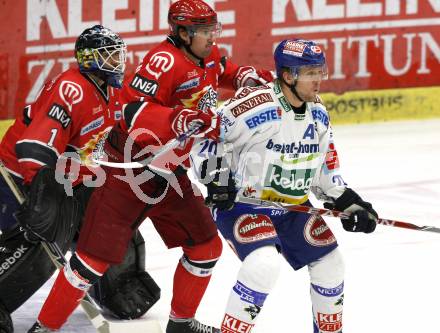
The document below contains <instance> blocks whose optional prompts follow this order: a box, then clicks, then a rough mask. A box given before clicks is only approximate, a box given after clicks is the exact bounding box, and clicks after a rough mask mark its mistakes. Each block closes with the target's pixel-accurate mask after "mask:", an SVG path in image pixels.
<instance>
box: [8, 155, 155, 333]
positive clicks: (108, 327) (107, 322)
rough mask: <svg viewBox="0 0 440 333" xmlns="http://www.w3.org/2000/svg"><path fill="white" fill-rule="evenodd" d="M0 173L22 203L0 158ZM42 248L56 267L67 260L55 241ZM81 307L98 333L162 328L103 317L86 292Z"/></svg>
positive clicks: (141, 332)
mask: <svg viewBox="0 0 440 333" xmlns="http://www.w3.org/2000/svg"><path fill="white" fill-rule="evenodd" d="M0 173H1V175H2V176H3V178H4V180H5V181H6V183H7V184H8V186H9V188H10V189H11V191H12V192H13V193H14V196H15V197H16V199H17V201H18V202H19V203H20V204H23V203H24V201H25V196H24V194H23V193H22V192H21V190H20V188H19V187H18V186H17V184H16V183H15V181H14V179H13V178H12V177H11V175H10V174H9V172H8V170H7V169H6V167H5V165H4V164H3V161H1V160H0ZM41 245H42V246H43V248H44V250H45V251H46V252H47V255H48V256H49V258H50V260H51V261H52V262H53V264H54V265H55V266H56V267H57V268H58V269H60V268H62V267H63V266H64V265H65V264H66V263H67V260H66V258H65V257H64V254H63V252H62V251H61V249H60V248H59V246H58V245H57V244H56V243H46V242H41ZM81 307H82V309H83V310H84V312H85V313H86V315H87V317H88V318H89V319H90V321H91V322H92V325H93V327H95V329H96V331H97V332H99V333H126V332H130V333H145V332H150V333H162V329H161V327H160V325H159V322H158V321H157V320H142V319H136V320H119V321H116V320H111V319H107V318H105V317H104V316H103V315H102V314H101V311H100V309H99V306H98V305H97V304H96V303H95V301H94V300H93V299H92V298H91V297H90V296H89V294H88V293H86V295H85V297H84V298H83V299H82V300H81Z"/></svg>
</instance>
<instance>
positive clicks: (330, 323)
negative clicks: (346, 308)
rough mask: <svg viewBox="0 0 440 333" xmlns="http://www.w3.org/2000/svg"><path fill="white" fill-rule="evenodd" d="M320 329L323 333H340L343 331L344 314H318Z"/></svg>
mask: <svg viewBox="0 0 440 333" xmlns="http://www.w3.org/2000/svg"><path fill="white" fill-rule="evenodd" d="M317 314H318V327H319V330H320V331H322V332H338V331H340V330H341V329H342V312H339V313H332V314H326V313H321V312H318V313H317Z"/></svg>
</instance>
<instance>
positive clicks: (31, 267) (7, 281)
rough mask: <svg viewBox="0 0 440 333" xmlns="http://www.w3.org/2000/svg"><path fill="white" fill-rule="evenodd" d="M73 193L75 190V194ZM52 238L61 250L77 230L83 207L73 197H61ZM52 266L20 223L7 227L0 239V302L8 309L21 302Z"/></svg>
mask: <svg viewBox="0 0 440 333" xmlns="http://www.w3.org/2000/svg"><path fill="white" fill-rule="evenodd" d="M75 195H76V194H75ZM61 212H62V214H61V215H60V216H59V220H58V222H57V224H58V227H57V230H56V238H55V242H56V243H57V244H58V245H59V246H60V248H61V250H62V251H63V253H66V251H67V250H68V249H69V248H70V246H71V244H72V240H73V237H74V235H75V233H76V231H77V230H78V225H79V223H80V220H81V216H82V209H81V208H80V207H79V204H78V201H77V200H76V199H75V198H67V199H66V200H64V202H63V204H62V209H61ZM54 271H55V266H54V265H53V264H52V262H51V261H50V259H49V257H48V255H47V254H46V251H45V250H44V249H43V247H42V246H41V245H40V244H33V243H30V242H28V241H27V240H26V239H25V237H24V231H23V229H21V228H20V227H18V226H17V227H15V228H13V229H8V230H7V231H5V233H3V234H2V236H1V239H0V302H2V303H3V305H4V306H5V308H6V309H7V310H8V311H9V312H11V313H12V312H14V311H15V310H16V309H17V308H19V307H20V306H21V305H23V304H24V303H25V302H26V301H27V300H28V299H29V298H30V297H31V296H32V295H33V294H34V293H35V292H36V291H37V290H38V289H40V287H41V286H42V285H43V284H44V283H45V282H46V281H47V280H48V279H49V278H50V277H51V276H52V274H53V272H54Z"/></svg>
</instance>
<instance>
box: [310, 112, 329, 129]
mask: <svg viewBox="0 0 440 333" xmlns="http://www.w3.org/2000/svg"><path fill="white" fill-rule="evenodd" d="M312 117H313V120H316V121H319V122H321V123H322V124H323V125H324V126H325V127H328V125H329V123H330V120H329V116H328V114H327V112H326V111H325V110H324V109H322V108H320V107H314V108H312Z"/></svg>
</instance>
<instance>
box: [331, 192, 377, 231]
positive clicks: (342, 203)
mask: <svg viewBox="0 0 440 333" xmlns="http://www.w3.org/2000/svg"><path fill="white" fill-rule="evenodd" d="M324 207H325V208H327V209H336V210H339V211H342V212H345V213H349V214H350V216H349V218H348V219H344V218H341V222H342V226H343V227H344V230H346V231H350V232H365V233H367V234H368V233H371V232H373V231H374V230H375V229H376V224H377V219H378V215H377V213H376V211H375V210H374V209H373V206H372V205H371V203H369V202H366V201H363V200H362V199H361V197H360V196H359V195H358V194H357V193H356V192H355V191H353V190H352V189H351V188H347V189H346V190H345V191H344V193H342V195H341V196H340V197H339V198H337V199H336V200H335V201H334V203H330V202H325V203H324Z"/></svg>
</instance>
